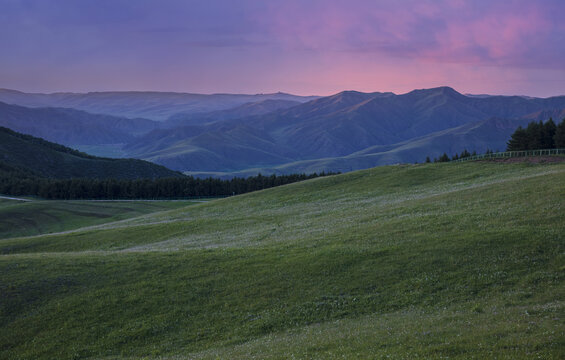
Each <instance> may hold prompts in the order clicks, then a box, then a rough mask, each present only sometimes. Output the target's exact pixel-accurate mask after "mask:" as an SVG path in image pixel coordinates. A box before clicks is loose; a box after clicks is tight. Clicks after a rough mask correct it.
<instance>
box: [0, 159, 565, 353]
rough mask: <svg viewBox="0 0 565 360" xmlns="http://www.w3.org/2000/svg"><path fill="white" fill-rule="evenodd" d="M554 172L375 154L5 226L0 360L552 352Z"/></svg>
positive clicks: (558, 337) (557, 273) (563, 195)
mask: <svg viewBox="0 0 565 360" xmlns="http://www.w3.org/2000/svg"><path fill="white" fill-rule="evenodd" d="M564 182H565V164H563V163H561V164H528V163H520V164H504V163H491V162H469V163H446V164H425V165H424V164H422V165H404V166H387V167H379V168H374V169H370V170H364V171H358V172H352V173H348V174H343V175H338V176H331V177H326V178H319V179H315V180H312V181H305V182H302V183H296V184H292V185H288V186H281V187H278V188H274V189H270V190H266V191H260V192H255V193H250V194H246V195H242V196H235V197H231V198H227V199H222V200H217V201H212V202H209V203H207V204H201V205H192V206H190V207H187V208H179V209H175V210H171V211H166V212H160V213H154V214H149V215H145V216H143V217H140V218H133V219H129V220H125V221H121V222H118V223H107V224H106V225H105V226H104V227H103V228H87V229H82V230H81V229H78V230H76V231H72V232H69V233H65V234H54V235H43V236H41V235H40V236H33V237H27V238H12V239H3V240H1V241H0V252H1V253H2V254H4V255H3V256H1V257H0V274H1V275H0V287H1V290H2V291H1V292H0V294H1V295H0V296H1V298H0V299H1V301H0V320H1V321H0V357H2V358H35V359H49V358H55V357H56V358H103V359H121V358H128V359H131V358H147V359H163V358H171V359H173V358H174V359H216V358H230V359H248V358H273V359H279V358H281V359H282V358H371V357H373V358H395V359H396V358H403V359H407V358H426V359H439V358H447V357H449V358H451V359H469V358H493V357H497V358H512V359H531V358H544V359H558V358H563V356H564V355H565V353H564V349H565V346H564V345H565V343H564V342H563V339H565V326H564V323H563V317H564V316H565V303H564V302H563V299H564V298H565V292H564V289H565V286H564V284H565V277H564V273H563V266H564V258H563V254H564V253H565V248H564V244H565V212H563V211H562V204H563V202H564V201H565V192H564V191H563V186H562V184H563V183H564ZM0 205H1V203H0Z"/></svg>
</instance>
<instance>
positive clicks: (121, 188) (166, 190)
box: [0, 164, 335, 200]
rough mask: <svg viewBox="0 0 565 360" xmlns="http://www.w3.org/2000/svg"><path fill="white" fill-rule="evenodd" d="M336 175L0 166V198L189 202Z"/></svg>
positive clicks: (323, 173)
mask: <svg viewBox="0 0 565 360" xmlns="http://www.w3.org/2000/svg"><path fill="white" fill-rule="evenodd" d="M333 174H335V173H325V172H322V173H320V174H317V173H314V174H309V175H306V174H291V175H270V176H263V175H261V174H258V175H257V176H251V177H248V178H237V177H236V178H233V179H230V180H222V179H217V178H206V179H201V178H195V177H192V176H184V177H180V178H161V179H136V180H118V179H85V178H73V179H52V178H45V177H39V176H35V175H33V174H31V173H29V172H25V171H21V170H19V169H16V168H14V167H9V166H5V165H4V166H3V165H2V164H0V194H5V195H12V196H37V197H41V198H44V199H61V200H74V199H188V198H199V197H222V196H231V195H238V194H243V193H247V192H251V191H256V190H262V189H267V188H271V187H274V186H280V185H285V184H290V183H293V182H297V181H302V180H307V179H313V178H316V177H320V176H327V175H333Z"/></svg>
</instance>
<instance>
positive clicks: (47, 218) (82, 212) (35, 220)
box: [0, 199, 194, 239]
mask: <svg viewBox="0 0 565 360" xmlns="http://www.w3.org/2000/svg"><path fill="white" fill-rule="evenodd" d="M187 204H194V203H191V202H180V201H179V202H177V201H41V200H33V201H26V202H24V201H14V200H5V199H0V239H2V238H4V239H5V238H9V237H15V236H29V235H40V234H46V233H53V232H62V231H68V230H72V229H76V228H80V227H84V226H91V225H100V224H104V223H108V222H114V221H118V220H124V219H128V218H132V217H138V216H140V215H143V214H149V213H154V212H158V211H163V210H166V209H174V208H178V207H184V206H187Z"/></svg>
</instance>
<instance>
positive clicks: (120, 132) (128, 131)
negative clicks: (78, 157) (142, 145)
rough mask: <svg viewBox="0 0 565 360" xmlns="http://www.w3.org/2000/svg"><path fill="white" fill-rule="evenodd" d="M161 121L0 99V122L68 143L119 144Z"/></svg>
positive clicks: (9, 126)
mask: <svg viewBox="0 0 565 360" xmlns="http://www.w3.org/2000/svg"><path fill="white" fill-rule="evenodd" d="M158 125H159V123H157V122H155V121H151V120H146V119H127V118H120V117H115V116H109V115H97V114H90V113H87V112H84V111H79V110H74V109H65V108H27V107H23V106H17V105H8V104H5V103H0V126H5V127H7V128H10V129H12V130H15V131H18V132H22V133H25V134H29V135H33V136H38V137H41V138H43V139H46V140H49V141H53V142H57V143H61V144H65V145H68V146H71V145H75V144H77V145H78V144H82V145H94V144H119V143H127V142H131V141H133V139H134V136H136V135H141V134H145V133H147V132H149V131H151V130H153V129H156V128H157V127H158Z"/></svg>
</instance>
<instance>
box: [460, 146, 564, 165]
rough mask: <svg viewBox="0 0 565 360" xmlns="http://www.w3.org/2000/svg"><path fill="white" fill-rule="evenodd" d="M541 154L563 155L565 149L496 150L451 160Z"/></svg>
mask: <svg viewBox="0 0 565 360" xmlns="http://www.w3.org/2000/svg"><path fill="white" fill-rule="evenodd" d="M543 155H565V149H540V150H520V151H504V152H496V153H488V154H480V155H473V156H467V157H464V158H459V159H457V160H452V161H454V162H457V161H472V160H483V159H501V158H513V157H525V156H543Z"/></svg>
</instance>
